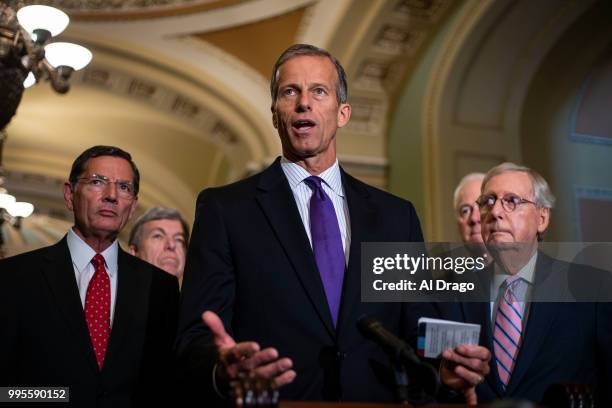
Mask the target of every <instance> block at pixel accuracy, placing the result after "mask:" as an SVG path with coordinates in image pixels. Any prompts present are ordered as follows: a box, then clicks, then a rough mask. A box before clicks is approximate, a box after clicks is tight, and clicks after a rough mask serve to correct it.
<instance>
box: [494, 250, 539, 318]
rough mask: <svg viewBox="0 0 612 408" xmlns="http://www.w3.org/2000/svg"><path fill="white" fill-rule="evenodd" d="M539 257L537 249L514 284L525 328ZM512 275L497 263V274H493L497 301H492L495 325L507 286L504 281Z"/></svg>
mask: <svg viewBox="0 0 612 408" xmlns="http://www.w3.org/2000/svg"><path fill="white" fill-rule="evenodd" d="M537 259H538V252H537V251H536V252H535V253H534V254H533V256H532V257H531V259H529V262H527V264H525V266H523V267H522V268H521V270H520V271H518V273H517V274H516V275H515V276H518V277H519V278H518V279H517V281H516V282H514V283H513V284H512V293H513V294H514V296H515V297H516V300H518V303H519V307H520V309H521V310H520V312H521V314H522V316H523V319H522V320H521V323H522V325H523V330H524V329H525V326H526V325H527V318H528V316H529V304H530V301H531V292H532V291H533V279H534V277H535V266H536V261H537ZM509 277H510V275H508V273H506V272H504V271H502V270H501V269H500V267H499V265H497V264H495V274H494V275H493V280H492V281H491V293H492V294H497V298H496V300H495V301H492V302H491V323H492V325H493V327H495V319H496V318H497V307H498V304H499V300H500V299H501V296H502V292H503V290H504V289H503V288H505V286H503V285H504V282H505V281H506V279H507V278H509Z"/></svg>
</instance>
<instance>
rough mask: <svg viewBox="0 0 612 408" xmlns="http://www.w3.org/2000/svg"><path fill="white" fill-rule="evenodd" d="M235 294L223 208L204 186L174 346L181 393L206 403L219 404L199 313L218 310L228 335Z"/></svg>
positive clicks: (210, 347) (211, 352)
mask: <svg viewBox="0 0 612 408" xmlns="http://www.w3.org/2000/svg"><path fill="white" fill-rule="evenodd" d="M234 298H235V279H234V263H233V259H232V254H231V248H230V240H229V235H228V232H227V229H226V226H225V223H224V220H223V214H222V208H221V205H220V204H219V203H218V201H217V199H216V197H215V196H214V190H211V189H208V190H204V191H203V192H202V193H200V196H199V197H198V200H197V205H196V214H195V222H194V226H193V233H192V237H191V242H190V244H189V250H188V253H187V261H186V265H185V273H184V280H183V288H182V298H181V305H180V315H179V329H178V336H177V341H176V345H175V348H176V353H177V360H178V365H179V371H180V376H181V378H182V381H181V382H182V383H183V386H184V388H185V390H184V392H185V393H186V394H192V395H191V396H192V397H197V398H204V399H205V400H206V402H207V403H208V404H211V403H214V402H217V403H218V402H220V398H219V397H218V395H217V393H216V391H215V390H214V388H213V382H212V376H213V368H214V366H215V364H216V361H217V350H216V347H215V345H214V342H213V338H212V334H211V332H210V330H208V328H207V327H206V325H205V324H204V323H203V322H202V318H201V316H202V313H203V312H204V311H206V310H211V311H213V312H215V313H217V314H218V315H219V316H220V317H221V319H222V321H223V323H224V326H225V328H226V330H227V331H228V333H230V334H231V321H232V313H233V305H234ZM194 392H197V395H195V396H194V395H193V393H194Z"/></svg>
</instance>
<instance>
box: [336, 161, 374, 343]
mask: <svg viewBox="0 0 612 408" xmlns="http://www.w3.org/2000/svg"><path fill="white" fill-rule="evenodd" d="M341 173H342V185H343V187H344V194H345V195H346V201H347V205H348V210H349V220H348V221H349V223H350V226H351V228H350V234H351V245H350V252H349V262H348V266H347V269H346V272H345V275H344V284H343V288H342V297H341V303H340V315H339V318H338V328H337V329H338V333H342V329H343V328H344V325H346V324H354V322H356V321H357V319H358V318H359V317H360V316H355V315H354V314H355V313H356V310H357V306H358V305H359V304H360V303H361V244H362V242H368V241H373V240H376V238H375V233H376V228H377V222H376V220H377V215H378V214H377V211H376V210H375V208H374V207H373V206H372V205H371V204H370V202H369V200H368V197H369V193H368V192H367V190H365V189H363V188H361V186H360V185H359V184H357V183H355V182H354V181H353V179H352V177H351V176H349V175H348V174H346V173H345V172H344V170H341ZM351 322H353V323H351ZM351 328H352V327H351Z"/></svg>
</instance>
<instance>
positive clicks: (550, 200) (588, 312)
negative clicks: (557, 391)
mask: <svg viewBox="0 0 612 408" xmlns="http://www.w3.org/2000/svg"><path fill="white" fill-rule="evenodd" d="M554 202H555V198H554V196H553V195H552V193H551V191H550V188H549V187H548V183H547V182H546V181H545V180H544V178H543V177H542V176H540V175H539V174H538V173H537V172H535V171H534V170H532V169H530V168H527V167H523V166H518V165H516V164H513V163H503V164H500V165H499V166H497V167H494V168H493V169H491V170H490V171H489V172H488V173H487V175H486V176H485V177H484V180H483V182H482V194H481V196H480V197H479V198H478V199H477V204H478V207H479V209H480V216H481V228H482V238H483V240H484V243H485V244H486V246H487V250H488V251H489V253H491V254H492V255H493V258H494V260H495V262H494V264H493V265H491V266H489V267H488V268H487V269H485V271H484V274H486V275H487V276H492V279H490V280H488V281H487V282H490V286H491V288H490V289H491V302H485V303H483V302H463V303H461V305H460V308H461V313H462V315H463V319H464V320H465V321H466V322H469V323H477V324H480V325H481V326H482V330H481V339H480V344H481V345H482V346H484V347H486V348H488V349H489V350H490V351H491V354H492V355H493V359H492V364H491V372H490V374H489V375H488V376H487V378H486V381H485V382H484V383H483V384H480V385H479V386H478V387H477V389H476V391H477V394H478V401H479V402H481V403H484V402H489V401H492V400H495V399H500V398H512V399H526V400H530V401H533V402H538V403H539V402H541V401H542V399H543V398H544V395H545V392H546V390H547V389H548V388H549V387H550V386H551V385H553V384H559V383H579V384H589V385H592V386H596V385H598V384H599V385H601V384H605V381H609V380H610V379H611V378H612V377H610V370H611V368H612V353H611V352H610V347H611V346H612V343H611V337H610V322H612V314H610V306H609V304H606V303H596V302H583V303H576V302H574V303H570V302H565V303H563V302H552V301H550V300H551V299H555V298H554V295H555V293H552V292H553V291H554V290H556V289H557V288H560V286H559V284H560V283H562V282H563V281H562V280H561V276H563V277H564V278H565V277H567V276H571V275H570V274H571V273H579V274H584V275H583V276H584V278H585V279H586V278H587V276H588V275H586V274H587V273H590V272H591V271H590V270H588V269H587V268H586V267H584V268H583V267H580V268H578V269H575V270H573V271H572V270H571V265H569V264H567V263H564V262H561V261H558V260H555V259H552V258H550V257H548V256H547V255H545V254H544V253H543V252H541V251H539V250H538V249H539V248H538V242H539V241H541V240H542V239H543V235H544V233H545V231H546V229H547V228H548V226H549V223H550V215H551V210H552V208H553V205H554ZM568 269H569V272H568ZM484 274H483V276H484ZM545 300H546V301H545ZM599 391H600V394H601V398H602V400H604V401H607V398H609V396H608V397H606V396H605V395H604V392H607V390H604V389H600V390H599ZM608 403H609V401H608ZM605 406H608V405H605Z"/></svg>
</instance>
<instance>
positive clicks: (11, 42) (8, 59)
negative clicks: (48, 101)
mask: <svg viewBox="0 0 612 408" xmlns="http://www.w3.org/2000/svg"><path fill="white" fill-rule="evenodd" d="M14 3H17V4H16V7H15V6H14V7H11V5H12V4H14ZM15 10H17V11H15ZM69 21H70V19H69V18H68V16H67V15H66V14H65V13H64V12H63V11H61V10H58V9H56V8H54V7H49V6H42V5H31V6H25V7H19V2H14V1H13V2H2V3H0V95H2V96H3V97H2V98H0V130H1V129H4V127H5V126H6V125H7V124H8V122H9V121H10V119H11V118H12V117H13V115H14V114H15V111H16V110H17V106H19V102H20V101H21V96H22V94H23V90H24V80H26V78H27V82H26V85H28V86H29V85H32V84H34V83H36V82H39V81H40V80H42V79H47V80H49V82H50V83H51V87H52V88H53V89H54V90H55V91H56V92H58V93H66V92H68V90H69V89H70V83H69V80H70V75H71V74H72V72H74V71H75V70H79V69H82V68H84V67H85V66H87V64H89V62H90V61H91V58H92V54H91V52H90V51H89V50H88V49H87V48H85V47H82V46H80V45H77V44H72V43H65V42H55V41H54V42H51V43H49V41H50V40H51V39H52V38H54V37H56V36H57V35H59V34H61V33H62V32H63V31H64V30H65V29H66V27H67V26H68V23H69Z"/></svg>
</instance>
